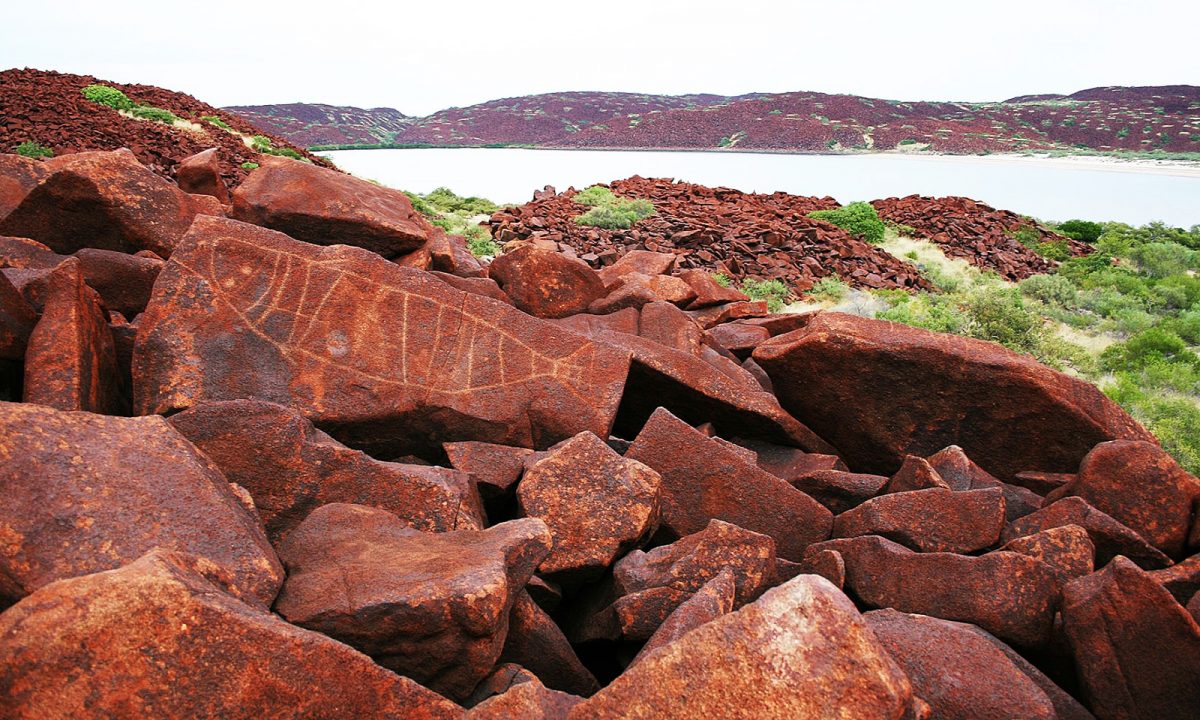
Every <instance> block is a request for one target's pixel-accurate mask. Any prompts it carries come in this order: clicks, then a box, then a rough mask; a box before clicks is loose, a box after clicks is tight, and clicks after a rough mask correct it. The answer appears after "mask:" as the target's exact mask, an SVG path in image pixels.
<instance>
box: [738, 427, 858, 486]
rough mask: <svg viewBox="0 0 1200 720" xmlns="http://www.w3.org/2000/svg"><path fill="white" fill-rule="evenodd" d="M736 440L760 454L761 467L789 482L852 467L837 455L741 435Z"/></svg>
mask: <svg viewBox="0 0 1200 720" xmlns="http://www.w3.org/2000/svg"><path fill="white" fill-rule="evenodd" d="M734 442H736V443H737V444H739V445H742V446H744V447H748V448H750V449H751V450H753V451H754V452H755V453H756V454H757V455H758V466H759V467H760V468H762V469H763V470H766V471H767V472H769V473H771V474H772V475H774V476H775V477H778V478H780V479H782V480H787V481H788V482H791V481H792V480H794V479H796V478H799V477H802V476H804V475H807V474H809V473H814V472H818V471H820V470H842V471H847V470H849V469H850V468H848V467H846V463H844V462H842V460H841V458H839V457H838V456H837V455H823V454H821V453H810V452H804V451H803V450H800V449H799V448H795V447H788V446H786V445H776V444H774V443H768V442H763V441H762V440H748V439H746V438H741V437H735V438H734Z"/></svg>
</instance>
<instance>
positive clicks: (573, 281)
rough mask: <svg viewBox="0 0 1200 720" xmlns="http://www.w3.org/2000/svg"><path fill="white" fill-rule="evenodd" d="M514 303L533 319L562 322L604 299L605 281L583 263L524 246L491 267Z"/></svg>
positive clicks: (490, 274)
mask: <svg viewBox="0 0 1200 720" xmlns="http://www.w3.org/2000/svg"><path fill="white" fill-rule="evenodd" d="M488 277H490V278H491V279H493V280H495V281H496V282H497V283H499V284H500V288H501V289H502V290H504V292H505V294H507V295H508V296H509V297H510V298H512V301H513V303H514V304H515V305H516V306H517V307H518V308H520V309H521V310H523V311H524V312H527V313H529V314H530V315H535V316H537V317H541V318H560V317H566V316H567V315H574V314H576V313H581V312H584V311H586V310H587V308H588V305H590V304H592V303H593V302H595V301H596V300H599V299H600V298H602V297H604V295H605V292H604V281H603V280H601V279H600V276H599V275H597V274H596V271H595V270H592V269H591V268H590V267H588V264H587V263H585V262H583V261H582V260H575V259H573V258H569V257H567V256H566V255H563V254H562V253H559V252H554V251H552V250H542V249H541V248H537V247H534V246H533V245H525V246H522V247H520V248H517V249H516V250H513V251H512V252H506V253H504V254H503V255H501V256H499V257H497V258H496V259H495V260H493V261H492V264H491V265H489V266H488Z"/></svg>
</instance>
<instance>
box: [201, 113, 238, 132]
mask: <svg viewBox="0 0 1200 720" xmlns="http://www.w3.org/2000/svg"><path fill="white" fill-rule="evenodd" d="M200 119H201V120H202V121H204V122H206V123H208V124H209V125H215V126H216V127H219V128H221V129H222V130H228V131H230V132H233V128H232V127H230V126H229V123H227V122H225V121H224V120H222V119H221V118H219V117H217V116H216V115H202V116H200Z"/></svg>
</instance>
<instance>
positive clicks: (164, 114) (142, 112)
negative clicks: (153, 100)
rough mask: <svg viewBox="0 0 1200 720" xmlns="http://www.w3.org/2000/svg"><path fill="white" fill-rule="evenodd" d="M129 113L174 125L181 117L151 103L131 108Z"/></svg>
mask: <svg viewBox="0 0 1200 720" xmlns="http://www.w3.org/2000/svg"><path fill="white" fill-rule="evenodd" d="M129 114H130V115H133V116H134V117H135V118H142V119H143V120H154V121H156V122H160V123H166V124H167V125H174V124H175V121H176V120H178V119H179V117H178V116H176V115H175V113H173V112H171V111H170V110H163V109H162V108H156V107H150V106H149V105H139V106H138V107H135V108H134V109H132V110H130V111H129Z"/></svg>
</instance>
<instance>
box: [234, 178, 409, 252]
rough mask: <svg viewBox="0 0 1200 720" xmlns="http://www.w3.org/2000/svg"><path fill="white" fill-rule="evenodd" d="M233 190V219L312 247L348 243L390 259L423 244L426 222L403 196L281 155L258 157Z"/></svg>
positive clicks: (394, 191) (398, 192) (406, 197)
mask: <svg viewBox="0 0 1200 720" xmlns="http://www.w3.org/2000/svg"><path fill="white" fill-rule="evenodd" d="M259 163H260V167H259V168H257V169H256V170H253V171H251V173H250V175H249V176H248V177H247V178H246V179H245V180H244V181H243V182H242V184H241V185H239V186H238V187H237V189H236V190H234V191H233V217H234V218H235V219H237V220H242V221H244V222H248V223H252V224H254V225H261V226H263V227H266V228H271V229H272V230H278V231H280V232H283V233H287V234H288V235H289V236H291V237H293V238H295V239H297V240H303V241H304V242H308V243H313V244H316V245H353V246H355V247H361V248H364V249H366V250H370V251H372V252H375V253H379V254H380V255H383V256H384V257H389V258H390V257H395V256H397V255H403V254H404V253H407V252H411V251H413V250H416V249H417V248H419V247H421V246H422V245H424V244H425V241H426V240H427V239H428V238H429V235H430V233H431V230H430V225H429V223H427V222H425V220H424V218H422V217H421V215H420V213H418V212H417V211H416V210H413V207H412V203H411V202H410V201H409V199H408V196H407V195H405V194H404V193H402V192H400V191H399V190H392V189H390V188H385V187H380V186H378V185H376V184H374V183H370V182H367V181H366V180H361V179H359V178H356V177H354V176H353V175H347V174H345V173H340V172H337V171H336V170H330V169H329V168H323V167H319V166H317V165H313V164H312V163H306V162H300V161H299V160H291V159H289V158H283V157H268V156H263V157H262V159H261V160H260V161H259Z"/></svg>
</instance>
